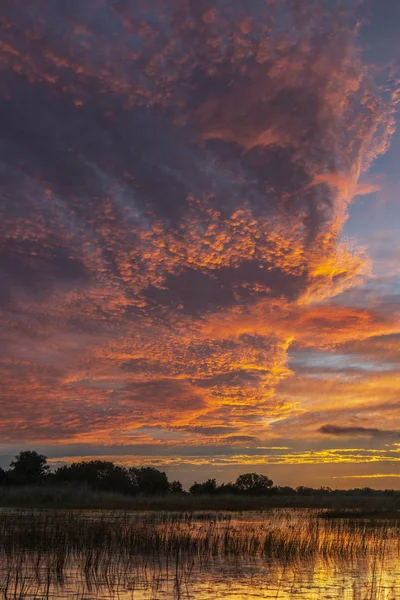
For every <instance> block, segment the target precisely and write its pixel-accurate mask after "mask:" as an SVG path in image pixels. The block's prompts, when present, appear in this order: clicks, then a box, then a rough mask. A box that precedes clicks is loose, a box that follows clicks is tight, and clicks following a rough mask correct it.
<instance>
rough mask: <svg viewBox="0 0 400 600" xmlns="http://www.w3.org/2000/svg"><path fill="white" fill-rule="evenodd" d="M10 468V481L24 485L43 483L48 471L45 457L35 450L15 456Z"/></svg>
mask: <svg viewBox="0 0 400 600" xmlns="http://www.w3.org/2000/svg"><path fill="white" fill-rule="evenodd" d="M10 467H11V471H10V479H11V481H12V482H13V483H18V484H26V485H30V484H33V483H41V482H42V481H45V479H46V477H47V476H48V474H49V471H50V467H49V465H48V464H47V456H45V455H44V454H38V452H35V450H26V451H24V452H20V453H19V454H17V456H16V457H15V459H14V460H13V461H12V462H11V464H10Z"/></svg>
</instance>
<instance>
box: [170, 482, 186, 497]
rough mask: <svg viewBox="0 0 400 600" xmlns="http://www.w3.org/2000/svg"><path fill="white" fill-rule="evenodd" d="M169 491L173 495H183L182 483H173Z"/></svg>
mask: <svg viewBox="0 0 400 600" xmlns="http://www.w3.org/2000/svg"><path fill="white" fill-rule="evenodd" d="M169 491H170V492H171V494H182V493H183V487H182V484H181V482H180V481H178V480H175V481H171V483H170V484H169Z"/></svg>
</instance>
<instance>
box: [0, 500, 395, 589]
mask: <svg viewBox="0 0 400 600" xmlns="http://www.w3.org/2000/svg"><path fill="white" fill-rule="evenodd" d="M399 555H400V521H399V522H397V521H396V520H376V519H375V520H371V519H354V518H346V519H327V518H323V517H321V513H319V514H318V513H316V512H314V511H304V510H303V511H299V510H287V509H286V510H273V511H269V512H262V513H259V512H258V513H242V514H237V513H230V514H229V513H196V514H189V513H123V514H122V513H110V512H107V513H105V512H102V513H100V512H82V511H30V512H27V511H4V512H2V513H1V514H0V597H2V598H4V599H10V600H11V599H14V600H15V599H18V600H25V599H26V600H28V599H29V600H39V599H45V598H46V599H52V600H53V599H54V600H55V599H58V600H70V599H71V600H72V599H73V600H95V599H96V600H99V599H102V600H111V599H115V600H116V599H119V600H131V599H134V600H156V599H160V600H164V599H165V600H167V599H171V600H172V599H184V598H194V599H198V600H206V599H210V598H211V599H213V600H214V599H215V600H217V599H219V598H222V599H226V600H240V599H242V598H243V599H251V600H253V599H254V600H255V599H260V598H269V599H280V600H286V599H288V598H292V599H296V598H298V599H303V600H304V599H307V600H317V599H319V600H327V599H335V600H336V599H337V600H350V599H351V600H395V599H400V561H399Z"/></svg>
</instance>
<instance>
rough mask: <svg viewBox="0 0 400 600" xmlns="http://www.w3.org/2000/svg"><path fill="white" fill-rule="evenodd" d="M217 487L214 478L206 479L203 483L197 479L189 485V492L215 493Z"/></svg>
mask: <svg viewBox="0 0 400 600" xmlns="http://www.w3.org/2000/svg"><path fill="white" fill-rule="evenodd" d="M216 489H217V480H216V479H207V481H204V483H197V481H195V482H194V484H193V485H192V486H191V487H190V489H189V492H190V493H191V494H194V495H196V494H215V492H216Z"/></svg>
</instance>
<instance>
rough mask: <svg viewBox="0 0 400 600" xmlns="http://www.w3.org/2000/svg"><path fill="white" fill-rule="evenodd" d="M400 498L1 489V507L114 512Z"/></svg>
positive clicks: (344, 504)
mask: <svg viewBox="0 0 400 600" xmlns="http://www.w3.org/2000/svg"><path fill="white" fill-rule="evenodd" d="M399 501H400V499H399V498H398V497H396V496H373V495H372V496H366V495H361V496H349V495H346V494H343V495H331V496H330V495H326V496H324V495H314V496H313V495H311V496H301V495H296V496H283V495H273V494H272V495H266V496H247V495H244V496H240V495H228V494H226V495H210V496H207V495H199V496H193V495H191V494H167V495H160V496H144V495H143V496H142V495H138V496H127V495H124V494H120V493H114V492H98V491H94V490H92V489H90V488H89V487H79V486H54V485H40V486H15V487H4V486H1V487H0V507H22V508H23V507H25V508H28V507H36V508H83V509H87V508H93V509H110V510H139V511H143V510H167V511H171V510H175V511H189V510H195V511H196V510H197V511H198V510H217V511H218V510H219V511H246V510H249V511H253V510H265V509H268V508H331V509H335V510H341V509H361V510H371V511H374V510H397V509H399V508H400V505H399Z"/></svg>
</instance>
